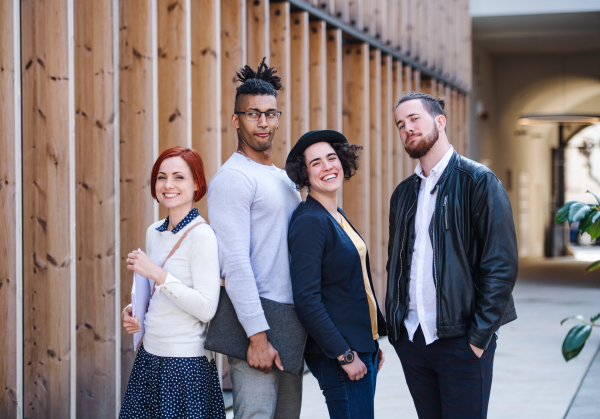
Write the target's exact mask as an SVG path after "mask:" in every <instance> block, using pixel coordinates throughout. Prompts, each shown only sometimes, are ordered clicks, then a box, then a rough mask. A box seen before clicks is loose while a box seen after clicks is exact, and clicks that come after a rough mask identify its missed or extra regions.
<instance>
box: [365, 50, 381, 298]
mask: <svg viewBox="0 0 600 419" xmlns="http://www.w3.org/2000/svg"><path fill="white" fill-rule="evenodd" d="M369 95H370V103H369V127H370V129H369V155H370V163H369V165H370V176H369V183H370V186H369V189H370V191H369V192H370V194H369V202H370V206H371V208H370V210H369V211H370V224H371V225H370V244H371V246H370V247H369V259H370V265H371V277H372V279H373V286H374V287H375V292H376V293H377V295H378V296H380V295H381V293H382V291H383V290H384V289H385V287H384V286H383V266H382V265H383V262H382V260H383V252H382V248H381V243H382V242H383V238H382V219H381V217H382V215H383V212H382V209H381V207H382V203H383V199H382V193H383V191H382V179H381V178H382V164H383V163H382V158H383V157H382V154H381V153H382V141H381V128H382V127H381V51H380V50H378V49H373V50H371V51H370V52H369ZM363 170H364V169H363ZM379 301H381V300H379Z"/></svg>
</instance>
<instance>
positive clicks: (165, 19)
mask: <svg viewBox="0 0 600 419" xmlns="http://www.w3.org/2000/svg"><path fill="white" fill-rule="evenodd" d="M186 6H187V4H186V2H185V1H176V2H173V1H172V0H157V23H158V34H157V37H158V38H157V39H158V52H157V54H158V149H159V152H162V151H163V150H166V149H167V148H170V147H175V146H181V147H190V146H191V145H192V141H191V138H188V129H187V124H188V122H189V118H190V109H188V102H187V93H188V91H189V89H190V86H189V85H188V83H187V72H188V66H189V55H188V53H187V49H188V45H187V34H186V32H187V31H186V20H187V18H188V16H187V14H188V13H189V12H190V11H189V10H188V9H187V8H186ZM209 22H210V20H209V19H208V18H207V19H206V20H205V21H204V23H203V24H202V25H194V27H197V26H204V25H205V24H207V23H209ZM164 211H166V210H164ZM166 215H167V213H166V212H164V214H162V213H161V218H162V217H163V216H164V217H166Z"/></svg>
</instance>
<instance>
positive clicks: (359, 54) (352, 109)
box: [342, 43, 371, 243]
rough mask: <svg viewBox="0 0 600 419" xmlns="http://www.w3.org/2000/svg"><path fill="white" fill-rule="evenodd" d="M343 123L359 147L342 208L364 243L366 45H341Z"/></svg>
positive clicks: (366, 227) (367, 211) (366, 233)
mask: <svg viewBox="0 0 600 419" xmlns="http://www.w3.org/2000/svg"><path fill="white" fill-rule="evenodd" d="M342 57H343V58H342V61H343V70H342V71H343V74H342V80H343V95H344V96H343V102H342V103H343V104H342V106H343V127H344V135H345V136H346V138H347V139H348V141H349V142H350V143H352V144H358V145H360V146H362V147H363V151H362V155H361V158H360V169H359V170H358V172H357V173H356V175H355V176H354V177H353V178H352V179H350V181H349V182H347V183H346V184H345V185H344V211H345V212H346V215H348V217H349V219H350V221H351V222H352V224H354V227H356V229H357V230H358V232H359V233H360V234H361V236H362V238H363V240H365V242H366V243H370V242H371V234H370V206H369V202H368V201H367V199H365V197H367V196H369V174H370V172H371V170H370V164H369V163H370V158H371V157H370V154H369V119H370V118H369V116H370V115H369V110H368V109H367V107H368V106H369V99H370V94H369V45H368V44H366V43H361V44H348V45H346V46H344V47H343V55H342Z"/></svg>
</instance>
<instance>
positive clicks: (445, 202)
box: [444, 195, 449, 230]
mask: <svg viewBox="0 0 600 419" xmlns="http://www.w3.org/2000/svg"><path fill="white" fill-rule="evenodd" d="M444 224H445V225H446V230H449V228H448V195H446V196H445V197H444Z"/></svg>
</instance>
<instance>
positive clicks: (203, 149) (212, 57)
mask: <svg viewBox="0 0 600 419" xmlns="http://www.w3.org/2000/svg"><path fill="white" fill-rule="evenodd" d="M190 5H191V8H190V17H191V22H199V21H203V22H204V23H203V24H202V25H198V24H194V23H192V24H191V28H190V32H191V33H190V38H191V41H190V42H191V65H192V68H191V73H192V74H191V76H192V77H191V79H192V80H191V82H192V86H191V89H192V109H191V115H192V127H191V128H192V141H191V145H192V147H193V148H194V149H195V150H196V151H198V153H199V154H200V156H201V157H202V162H203V163H204V172H205V175H206V180H207V181H208V182H209V181H210V179H212V177H213V176H214V175H215V174H216V173H217V171H218V170H219V168H220V167H221V161H222V159H223V158H222V154H221V150H222V143H221V139H222V130H221V121H222V119H221V36H220V35H221V2H220V0H205V1H203V2H202V3H199V2H197V1H191V2H190ZM209 98H210V99H209ZM196 207H197V208H198V209H199V211H200V214H202V216H203V217H208V209H207V207H206V199H203V200H201V201H200V202H198V203H196Z"/></svg>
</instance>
